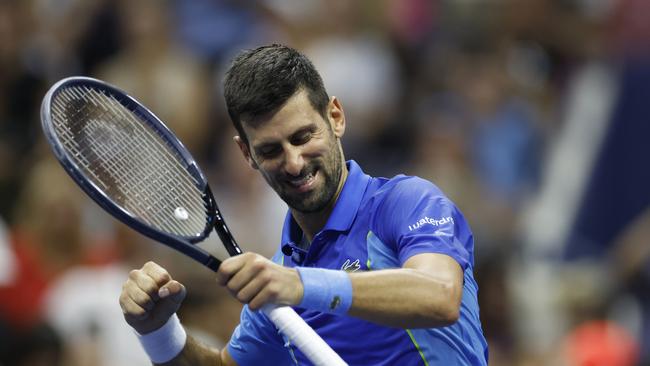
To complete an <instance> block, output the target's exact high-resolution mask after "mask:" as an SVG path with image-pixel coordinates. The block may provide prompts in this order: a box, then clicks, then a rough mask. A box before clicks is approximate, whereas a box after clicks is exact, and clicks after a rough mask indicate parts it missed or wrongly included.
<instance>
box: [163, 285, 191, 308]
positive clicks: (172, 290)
mask: <svg viewBox="0 0 650 366" xmlns="http://www.w3.org/2000/svg"><path fill="white" fill-rule="evenodd" d="M186 294H187V290H186V289H185V286H183V284H182V283H180V282H178V281H175V280H171V281H169V282H168V283H167V284H165V285H164V286H163V287H161V288H160V290H159V291H158V296H159V297H160V299H162V300H168V301H172V302H174V303H176V304H179V305H180V303H181V302H183V300H184V299H185V296H186Z"/></svg>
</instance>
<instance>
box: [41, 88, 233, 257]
mask: <svg viewBox="0 0 650 366" xmlns="http://www.w3.org/2000/svg"><path fill="white" fill-rule="evenodd" d="M41 123H42V128H43V131H44V134H45V137H46V139H47V141H48V143H49V144H50V146H51V147H52V150H53V152H54V155H55V156H56V158H57V159H58V160H59V162H60V163H61V165H62V166H63V168H64V169H65V171H66V172H67V173H68V174H69V175H70V176H71V177H72V179H73V180H74V181H75V182H76V183H77V184H78V185H79V186H80V187H81V188H82V190H83V191H84V192H85V193H86V194H88V195H89V196H90V197H91V198H92V199H93V200H94V201H95V202H96V203H97V204H99V205H100V206H101V207H102V208H104V209H105V210H106V211H107V212H109V213H110V214H111V215H113V216H114V217H115V218H117V219H118V220H120V221H122V222H124V223H125V224H127V225H129V226H130V227H132V228H133V229H135V230H137V231H138V232H140V233H142V234H144V235H146V236H148V237H150V238H152V239H154V240H156V241H159V242H161V243H164V244H166V245H169V246H171V247H173V248H174V249H177V250H179V251H182V252H183V253H185V254H187V255H189V256H190V257H192V258H194V259H196V260H198V261H200V262H201V263H203V264H205V265H208V267H211V268H212V269H215V268H214V267H215V265H216V266H217V267H218V260H216V258H214V257H213V256H211V255H210V254H209V253H207V252H205V251H203V250H202V249H200V248H198V247H196V246H194V245H192V244H193V243H197V242H200V241H202V240H204V239H205V238H206V237H207V236H208V235H209V234H210V232H211V231H212V229H213V227H215V224H216V221H217V220H221V221H223V219H222V218H221V215H220V213H219V210H218V207H217V205H216V201H215V199H214V197H213V195H212V192H211V190H210V188H209V185H208V182H207V179H206V178H205V175H204V174H203V173H202V172H201V170H200V168H199V166H198V164H197V163H196V161H195V160H194V158H193V157H192V156H191V154H190V153H189V151H188V150H187V149H186V148H185V146H183V144H182V143H181V142H180V141H179V140H178V139H177V138H176V136H175V135H174V134H173V133H172V132H171V131H170V130H169V128H167V126H165V124H164V123H163V122H162V121H161V120H160V119H159V118H158V117H156V116H155V115H154V114H153V113H152V112H151V111H150V110H149V109H147V108H146V107H144V106H143V105H142V104H140V103H139V102H138V101H137V100H136V99H135V98H133V97H131V96H129V95H128V94H127V93H125V92H123V91H122V90H120V89H118V88H116V87H114V86H111V85H109V84H107V83H105V82H103V81H100V80H97V79H93V78H88V77H69V78H66V79H63V80H61V81H59V82H57V83H56V84H54V85H53V86H52V87H51V88H50V90H49V91H48V92H47V94H46V95H45V97H44V99H43V103H42V106H41ZM217 226H221V225H217ZM222 226H223V227H225V223H223V224H222ZM226 230H227V229H226ZM219 234H220V237H221V236H222V233H219ZM226 234H227V236H230V238H231V242H232V243H229V244H231V245H233V244H234V245H235V246H236V243H235V242H234V240H233V239H232V235H230V233H229V232H227V233H226ZM222 240H223V238H222ZM224 244H226V243H224ZM215 261H216V262H215Z"/></svg>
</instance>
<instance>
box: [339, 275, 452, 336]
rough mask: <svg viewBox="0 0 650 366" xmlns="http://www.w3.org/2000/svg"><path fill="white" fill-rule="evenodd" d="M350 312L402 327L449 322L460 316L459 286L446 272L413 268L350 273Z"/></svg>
mask: <svg viewBox="0 0 650 366" xmlns="http://www.w3.org/2000/svg"><path fill="white" fill-rule="evenodd" d="M350 280H351V282H352V289H353V293H354V296H353V298H352V306H351V307H350V310H349V312H348V314H350V315H352V316H355V317H358V318H362V319H365V320H369V321H372V322H375V323H380V324H383V325H388V326H394V327H400V328H425V327H426V328H429V327H440V326H447V325H450V324H452V323H454V322H455V321H456V320H457V319H458V313H459V307H460V297H461V293H462V282H461V284H460V286H459V285H458V283H457V281H455V280H454V279H453V278H451V277H450V276H447V275H446V274H441V275H436V274H435V273H428V272H423V271H421V270H418V269H412V268H399V269H387V270H378V271H370V272H359V273H351V274H350Z"/></svg>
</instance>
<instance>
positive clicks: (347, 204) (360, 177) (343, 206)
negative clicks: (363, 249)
mask: <svg viewBox="0 0 650 366" xmlns="http://www.w3.org/2000/svg"><path fill="white" fill-rule="evenodd" d="M346 165H347V167H348V177H347V179H346V180H345V184H344V185H343V189H342V190H341V193H340V194H339V197H338V199H337V200H336V204H335V205H334V210H332V213H331V214H330V217H329V219H328V220H327V223H326V224H325V227H324V228H323V231H326V230H334V231H347V230H349V229H350V227H351V226H352V222H354V218H355V217H357V211H359V206H360V205H361V200H362V199H363V194H364V192H365V191H366V187H367V186H368V182H370V176H369V175H367V174H365V173H364V172H363V171H362V170H361V167H359V164H357V163H356V162H355V161H354V160H349V161H347V162H346ZM301 236H302V230H301V229H300V227H299V226H298V224H297V223H296V221H295V220H294V219H293V216H292V215H291V211H289V212H287V216H286V217H285V220H284V227H283V229H282V244H287V243H299V242H300V238H301Z"/></svg>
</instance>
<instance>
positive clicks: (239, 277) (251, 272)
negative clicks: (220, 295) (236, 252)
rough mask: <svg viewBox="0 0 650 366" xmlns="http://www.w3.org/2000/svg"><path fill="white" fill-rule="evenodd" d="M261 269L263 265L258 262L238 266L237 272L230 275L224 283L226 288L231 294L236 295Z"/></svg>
mask: <svg viewBox="0 0 650 366" xmlns="http://www.w3.org/2000/svg"><path fill="white" fill-rule="evenodd" d="M263 270H264V268H263V266H262V265H260V264H258V263H247V265H245V266H244V267H242V268H240V270H239V272H237V273H235V274H234V275H233V276H232V277H230V279H229V280H228V282H227V283H226V288H228V290H229V291H230V292H231V293H232V294H233V295H236V294H237V293H238V292H239V291H241V289H243V288H244V287H245V286H246V285H248V283H249V282H251V281H252V280H253V279H254V278H255V277H256V276H259V275H260V273H261V272H262V271H263Z"/></svg>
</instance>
